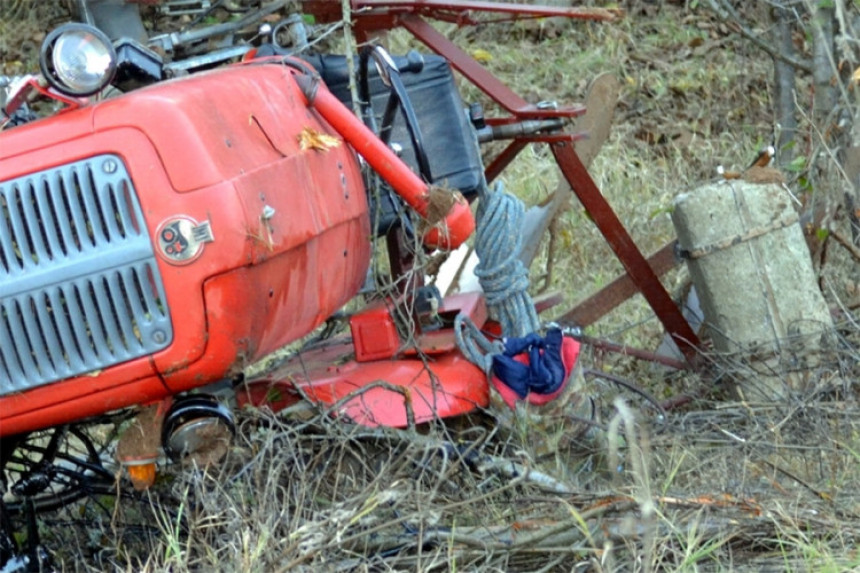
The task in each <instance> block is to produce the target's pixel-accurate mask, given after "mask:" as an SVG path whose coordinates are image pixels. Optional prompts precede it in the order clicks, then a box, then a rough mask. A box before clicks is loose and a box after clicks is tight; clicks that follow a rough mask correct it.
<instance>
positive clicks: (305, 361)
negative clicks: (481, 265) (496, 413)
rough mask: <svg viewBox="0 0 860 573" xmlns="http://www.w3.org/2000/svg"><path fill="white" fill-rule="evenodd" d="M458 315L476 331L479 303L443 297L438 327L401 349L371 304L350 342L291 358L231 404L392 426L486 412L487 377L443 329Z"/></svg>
mask: <svg viewBox="0 0 860 573" xmlns="http://www.w3.org/2000/svg"><path fill="white" fill-rule="evenodd" d="M459 313H463V314H464V315H465V316H467V317H469V319H470V320H471V321H472V322H473V323H474V324H475V325H476V326H478V327H479V328H480V327H482V326H484V324H485V323H486V321H487V309H486V306H485V304H484V299H483V296H482V295H480V294H477V293H467V294H462V295H455V296H451V297H448V298H446V299H445V300H444V302H443V304H442V306H441V307H440V308H439V310H438V317H439V319H440V320H441V321H442V327H441V328H437V329H435V330H426V331H425V332H424V333H422V334H420V335H418V336H417V338H416V339H415V340H414V341H413V342H414V344H408V343H407V342H406V341H402V340H400V338H399V337H398V335H397V332H396V329H395V328H394V321H393V319H392V317H391V308H390V307H389V306H387V305H383V304H379V305H373V306H371V307H370V308H368V309H367V310H365V311H363V312H361V313H359V314H357V315H355V316H353V317H352V318H351V319H350V326H351V327H352V328H351V332H352V337H351V339H343V338H341V339H337V340H332V341H329V342H326V343H322V344H320V345H319V346H317V347H314V348H312V349H310V350H307V351H303V352H301V353H300V354H297V355H296V356H294V357H293V358H292V359H291V360H289V361H288V362H286V363H285V364H284V365H282V366H280V367H279V368H277V369H275V370H273V371H271V372H267V373H265V374H263V375H261V376H259V377H258V378H256V379H253V380H250V381H248V382H247V383H245V384H244V385H243V386H242V387H241V388H240V389H239V391H238V392H237V396H236V397H237V400H238V402H239V404H240V405H245V404H252V405H255V406H266V407H269V408H271V409H273V410H279V409H282V408H285V407H287V406H289V405H291V404H294V403H296V402H298V401H299V400H301V399H302V398H307V399H310V400H311V401H312V402H315V403H317V404H320V405H322V406H325V407H327V408H329V409H330V411H331V413H332V414H333V415H337V416H341V417H346V418H348V419H351V420H352V421H354V422H356V423H359V424H364V425H368V426H394V427H405V426H409V425H413V424H420V423H422V422H428V421H430V420H433V419H436V418H445V417H449V416H454V415H457V414H463V413H465V412H470V411H472V410H474V409H475V408H478V407H486V406H487V405H488V403H489V381H488V380H487V376H486V374H485V373H484V372H483V370H481V369H480V368H478V367H477V366H475V365H474V364H472V363H471V362H469V361H468V360H467V359H466V358H465V357H463V355H462V354H461V353H460V351H459V350H458V349H457V345H456V342H455V340H454V333H453V329H452V328H450V326H451V323H452V322H453V320H454V317H456V316H457V314H459Z"/></svg>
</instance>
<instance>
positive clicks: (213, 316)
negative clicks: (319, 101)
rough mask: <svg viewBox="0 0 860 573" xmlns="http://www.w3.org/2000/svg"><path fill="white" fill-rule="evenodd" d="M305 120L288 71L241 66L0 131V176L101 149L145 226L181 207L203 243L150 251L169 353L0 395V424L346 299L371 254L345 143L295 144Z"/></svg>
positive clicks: (237, 352) (241, 347)
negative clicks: (166, 316) (206, 237)
mask: <svg viewBox="0 0 860 573" xmlns="http://www.w3.org/2000/svg"><path fill="white" fill-rule="evenodd" d="M304 128H310V129H313V130H316V131H319V132H321V133H330V132H331V130H330V127H329V126H328V125H327V124H326V123H325V122H324V120H322V119H321V118H320V116H319V115H318V114H317V113H316V112H315V111H314V110H312V109H309V108H308V107H307V106H306V105H305V101H304V98H303V96H302V94H301V92H300V91H299V88H298V87H297V85H296V83H295V80H294V79H293V74H292V72H291V71H290V70H289V69H288V68H285V67H283V66H275V65H249V66H239V67H233V68H227V69H222V70H218V71H213V72H208V73H204V74H199V75H195V76H193V77H190V78H186V79H183V80H178V81H173V82H165V83H162V84H159V85H156V86H153V87H150V88H146V89H141V90H139V91H135V92H132V93H130V94H127V95H124V96H122V97H118V98H116V99H111V100H107V101H104V102H102V103H99V104H96V105H92V106H88V107H84V108H81V109H79V110H74V111H69V112H67V113H63V114H59V115H57V116H54V117H52V118H49V119H45V120H42V121H37V122H34V123H32V124H29V125H25V126H22V127H19V128H16V129H14V130H11V131H9V132H7V133H4V134H3V146H2V149H0V178H2V179H4V180H5V179H11V178H14V177H18V176H21V175H25V174H28V173H32V172H34V171H38V170H40V169H45V168H47V167H51V166H54V165H62V164H64V163H68V162H71V161H75V160H78V159H82V158H86V157H90V156H93V155H97V154H100V153H115V154H117V155H119V156H121V157H122V158H123V159H124V160H125V163H126V165H127V167H128V169H129V173H130V175H131V178H132V181H133V183H134V186H135V188H136V190H137V193H138V195H139V198H140V201H141V204H142V207H143V212H144V216H145V219H146V223H147V227H148V230H149V231H150V233H151V234H153V235H154V233H155V231H156V229H157V227H158V226H159V224H160V223H161V222H162V221H164V220H166V219H168V218H170V217H174V216H177V215H183V216H188V217H191V218H193V219H195V220H197V221H207V220H208V221H209V222H210V223H211V227H212V231H213V234H214V237H215V240H214V241H213V242H212V243H209V244H207V245H206V247H205V249H204V251H203V253H202V255H201V256H200V257H199V259H197V260H195V261H194V262H193V263H191V264H188V265H183V266H175V265H171V264H169V263H168V262H167V261H166V260H162V259H159V268H160V271H161V274H162V278H163V281H164V285H165V290H166V295H167V304H168V307H169V309H170V312H171V315H172V321H173V325H174V339H173V343H172V344H171V345H170V346H169V347H168V348H167V349H165V350H163V351H161V352H158V353H156V354H154V355H151V356H147V357H143V358H140V359H138V360H135V361H131V362H127V363H124V364H120V365H117V366H115V367H112V368H108V369H105V370H104V371H102V372H97V373H94V375H92V376H79V377H75V378H71V379H67V380H64V381H60V382H56V383H53V384H50V385H47V386H42V387H38V388H35V389H33V390H30V391H27V392H23V393H21V394H15V395H7V396H4V397H3V398H0V412H2V417H0V435H8V434H15V433H19V432H25V431H29V430H33V429H37V428H43V427H47V426H51V425H56V424H60V423H65V422H69V421H72V420H76V419H80V418H82V417H85V416H87V415H92V414H97V413H101V412H104V411H108V410H112V409H115V408H120V407H124V406H129V405H133V404H138V403H145V402H149V401H152V400H155V399H158V398H161V397H164V396H166V395H168V394H173V393H176V392H181V391H184V390H188V389H191V388H195V387H198V386H202V385H204V384H207V383H209V382H212V381H214V380H217V379H219V378H222V377H224V376H228V375H231V374H233V373H237V372H239V371H241V369H242V368H244V367H245V366H246V365H247V364H249V363H250V362H251V361H253V360H255V359H257V358H259V357H261V356H263V355H265V354H267V353H269V352H271V351H273V350H275V349H277V348H280V347H282V346H284V345H285V344H287V343H289V342H291V341H293V340H295V339H297V338H299V337H301V336H302V335H304V334H307V333H308V332H309V331H310V330H312V329H313V328H314V327H315V326H317V325H318V324H320V323H321V322H322V321H323V320H325V319H326V318H327V317H328V316H330V315H331V314H332V313H333V312H334V311H335V310H337V309H338V308H340V307H341V306H342V305H343V304H344V303H346V302H347V301H348V300H349V299H350V298H352V296H353V295H354V294H355V293H356V292H357V291H358V289H359V287H360V285H361V284H362V283H363V281H364V279H365V273H366V271H367V267H368V264H369V260H370V241H369V237H370V230H369V218H368V214H367V201H366V196H365V191H364V186H363V182H362V179H361V174H360V171H359V166H358V163H357V160H356V157H355V156H354V154H353V152H352V150H351V149H349V147H348V146H347V145H346V144H342V145H339V146H337V147H334V148H332V149H328V150H326V151H319V150H314V149H305V150H303V149H301V148H300V147H299V138H298V133H299V132H300V131H301V130H302V129H304ZM264 209H266V213H267V214H266V216H265V217H264V216H263V213H264ZM153 239H154V237H153Z"/></svg>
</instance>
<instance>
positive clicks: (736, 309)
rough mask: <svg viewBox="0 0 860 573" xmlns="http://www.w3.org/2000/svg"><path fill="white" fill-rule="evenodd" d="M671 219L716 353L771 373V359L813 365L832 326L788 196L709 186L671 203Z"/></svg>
mask: <svg viewBox="0 0 860 573" xmlns="http://www.w3.org/2000/svg"><path fill="white" fill-rule="evenodd" d="M672 220H673V223H674V225H675V229H676V232H677V234H678V243H679V246H680V248H681V252H682V254H683V255H684V256H685V258H686V259H687V265H688V267H689V270H690V275H691V277H692V280H693V284H694V285H695V287H696V290H697V292H698V295H699V297H700V300H701V305H702V310H703V312H704V315H705V326H706V328H707V329H708V334H709V335H710V336H711V338H712V340H713V343H714V348H715V349H716V350H717V351H721V352H732V353H738V352H739V353H741V354H742V355H746V356H747V357H748V358H751V359H762V360H764V359H767V361H768V363H769V366H768V368H769V370H770V371H773V368H772V367H773V366H774V358H776V361H777V362H781V363H783V364H786V363H788V362H789V361H790V362H791V363H793V364H797V362H798V360H800V361H802V362H804V363H806V364H809V360H815V359H814V358H810V357H811V356H814V355H815V354H816V353H817V352H818V351H819V350H821V349H823V348H824V347H826V346H827V344H829V340H830V336H831V334H832V332H833V322H832V319H831V317H830V312H829V310H828V307H827V304H826V303H825V301H824V297H823V296H822V294H821V291H820V289H819V287H818V283H817V280H816V276H815V272H814V270H813V268H812V261H811V259H810V256H809V250H808V248H807V246H806V242H805V240H804V237H803V231H802V229H801V227H800V223H799V218H798V215H797V212H796V210H795V208H794V205H793V204H792V198H791V196H790V195H789V193H788V191H787V190H786V189H784V188H783V187H782V186H781V185H779V184H754V183H748V182H746V181H743V180H726V181H721V182H718V183H714V184H710V185H706V186H704V187H701V188H699V189H696V190H695V191H692V192H690V193H684V194H682V195H679V196H678V197H676V199H675V203H674V211H673V214H672ZM756 357H758V358H756ZM765 357H769V358H765ZM793 385H794V384H790V386H793ZM795 389H797V388H795ZM780 394H781V392H780Z"/></svg>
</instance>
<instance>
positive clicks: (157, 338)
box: [152, 330, 167, 344]
mask: <svg viewBox="0 0 860 573" xmlns="http://www.w3.org/2000/svg"><path fill="white" fill-rule="evenodd" d="M166 340H167V334H165V332H164V331H163V330H156V331H155V332H153V333H152V341H153V342H155V343H156V344H164V342H165V341H166Z"/></svg>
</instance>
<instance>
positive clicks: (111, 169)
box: [102, 159, 118, 173]
mask: <svg viewBox="0 0 860 573" xmlns="http://www.w3.org/2000/svg"><path fill="white" fill-rule="evenodd" d="M117 167H118V165H117V164H116V161H114V160H113V159H106V160H105V162H104V163H102V171H104V172H105V173H116V170H117Z"/></svg>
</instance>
